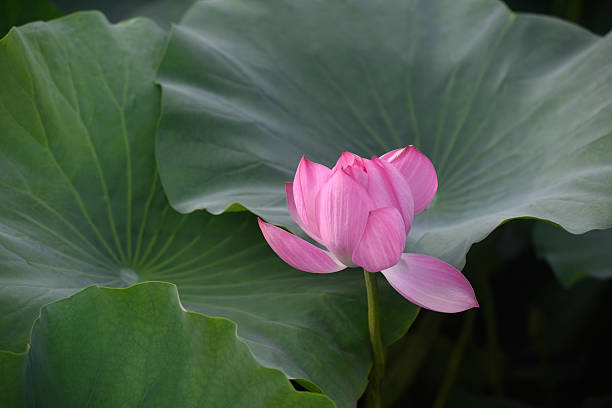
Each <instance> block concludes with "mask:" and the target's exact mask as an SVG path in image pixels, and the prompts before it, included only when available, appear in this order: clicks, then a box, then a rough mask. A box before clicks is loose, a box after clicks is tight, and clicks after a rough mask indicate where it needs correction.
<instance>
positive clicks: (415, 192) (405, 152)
mask: <svg viewBox="0 0 612 408" xmlns="http://www.w3.org/2000/svg"><path fill="white" fill-rule="evenodd" d="M381 159H384V160H386V161H388V162H389V163H392V164H393V165H394V166H395V167H396V168H397V169H398V170H399V171H400V172H401V173H402V175H403V176H404V178H405V179H406V180H407V181H408V184H409V185H410V189H411V190H412V196H413V198H414V213H415V214H418V213H420V212H421V211H423V210H424V209H425V208H426V207H427V206H428V205H429V203H431V200H433V198H434V196H435V195H436V191H437V190H438V176H437V175H436V169H435V168H434V166H433V164H431V161H429V159H428V158H427V156H425V155H424V154H423V153H421V152H420V151H419V150H418V149H417V148H416V147H414V146H407V147H404V148H402V149H397V150H392V151H390V152H388V153H385V154H384V155H383V156H382V157H381Z"/></svg>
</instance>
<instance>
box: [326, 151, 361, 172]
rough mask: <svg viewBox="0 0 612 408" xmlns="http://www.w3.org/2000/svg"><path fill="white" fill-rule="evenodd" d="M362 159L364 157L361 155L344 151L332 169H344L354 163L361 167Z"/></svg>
mask: <svg viewBox="0 0 612 408" xmlns="http://www.w3.org/2000/svg"><path fill="white" fill-rule="evenodd" d="M363 160H364V159H363V158H362V157H359V156H357V155H356V154H354V153H351V152H344V153H342V154H341V155H340V158H339V159H338V161H337V162H336V165H335V166H334V168H333V169H332V170H337V169H344V168H347V167H350V166H353V165H355V164H356V165H357V166H359V167H363Z"/></svg>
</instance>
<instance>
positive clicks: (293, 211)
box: [285, 183, 321, 243]
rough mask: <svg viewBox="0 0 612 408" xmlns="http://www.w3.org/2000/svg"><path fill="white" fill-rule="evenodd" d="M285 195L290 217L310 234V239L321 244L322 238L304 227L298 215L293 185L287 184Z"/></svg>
mask: <svg viewBox="0 0 612 408" xmlns="http://www.w3.org/2000/svg"><path fill="white" fill-rule="evenodd" d="M285 193H286V194H287V208H288V209H289V215H291V218H293V221H295V222H296V223H297V225H299V226H300V228H301V229H302V230H303V231H304V232H305V233H306V234H308V236H309V237H311V238H312V239H314V240H315V241H317V242H319V243H320V242H321V237H319V236H318V235H316V234H314V233H313V232H312V231H310V229H309V228H308V227H307V226H306V225H304V223H303V222H302V219H301V218H300V215H299V214H298V213H297V209H296V208H295V200H294V199H293V183H285Z"/></svg>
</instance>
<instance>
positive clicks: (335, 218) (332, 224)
mask: <svg viewBox="0 0 612 408" xmlns="http://www.w3.org/2000/svg"><path fill="white" fill-rule="evenodd" d="M373 209H374V208H373V203H372V199H371V198H370V196H369V195H368V193H367V191H366V190H365V189H364V188H363V187H362V186H361V184H359V183H358V182H357V181H355V179H353V178H352V177H351V176H349V175H348V174H347V173H346V172H345V170H337V171H335V172H334V174H333V175H332V176H331V178H330V179H329V181H328V182H327V183H326V184H325V185H324V186H323V188H321V191H320V192H319V196H318V197H317V220H318V223H319V232H320V235H321V239H322V240H323V243H324V244H325V246H326V247H327V248H328V249H329V250H330V251H331V253H332V254H334V256H335V257H336V258H338V259H339V260H340V262H342V263H343V264H345V265H347V266H356V265H355V264H353V262H352V258H353V251H354V250H355V247H356V246H357V244H358V243H359V240H360V239H361V236H362V235H363V231H364V230H365V226H366V222H367V219H368V214H369V213H370V210H373Z"/></svg>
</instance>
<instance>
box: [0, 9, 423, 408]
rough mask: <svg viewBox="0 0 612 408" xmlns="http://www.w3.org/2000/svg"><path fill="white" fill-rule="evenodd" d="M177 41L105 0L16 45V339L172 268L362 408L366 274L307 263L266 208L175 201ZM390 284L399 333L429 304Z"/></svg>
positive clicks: (186, 297)
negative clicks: (261, 215) (63, 303)
mask: <svg viewBox="0 0 612 408" xmlns="http://www.w3.org/2000/svg"><path fill="white" fill-rule="evenodd" d="M163 45H164V34H163V32H162V31H161V30H160V29H159V28H157V27H156V26H155V24H153V23H152V22H150V21H148V20H144V19H137V20H131V21H126V22H124V23H121V24H118V25H111V24H109V23H108V22H107V21H106V20H105V19H104V18H103V17H102V15H100V14H99V13H90V12H87V13H77V14H75V15H71V16H69V17H66V18H62V19H60V20H56V21H54V22H51V23H36V24H32V25H27V26H24V27H22V28H19V29H17V30H15V31H13V32H12V33H11V34H10V35H9V36H7V37H6V38H5V39H3V40H2V41H1V42H0V75H1V76H2V77H3V78H11V79H12V80H11V81H7V83H6V84H5V88H3V89H2V92H0V134H2V135H3V143H2V144H1V145H0V186H1V187H2V193H1V194H0V231H1V234H0V294H1V295H0V348H3V349H8V350H12V351H23V349H24V347H25V343H26V342H27V341H28V334H29V331H30V328H31V325H32V322H33V321H34V319H35V317H36V316H37V315H38V312H39V308H40V307H41V306H42V305H44V304H46V303H49V302H52V301H54V300H57V299H60V298H63V297H66V296H70V295H72V294H73V293H75V292H76V291H78V290H80V289H82V288H84V287H86V286H89V285H91V284H99V285H105V286H111V287H124V286H129V285H132V284H134V283H136V282H142V281H147V280H156V281H167V282H172V283H175V284H177V286H178V288H179V291H180V293H181V298H182V300H183V304H184V305H185V307H186V308H187V309H189V310H191V311H197V312H201V313H204V314H206V315H211V316H223V317H226V318H229V319H231V320H232V321H234V322H236V323H237V325H238V334H239V336H240V337H241V339H243V340H244V341H245V342H247V343H248V345H249V347H250V348H251V350H252V352H253V354H254V355H255V357H256V358H257V359H258V360H259V361H260V362H262V363H263V364H265V365H267V366H269V367H275V368H279V369H281V370H282V371H283V372H284V373H285V374H286V375H287V376H289V377H293V378H304V379H306V380H309V381H311V382H313V383H314V384H316V385H317V386H318V387H320V388H321V389H322V390H323V391H324V392H325V393H327V394H329V395H330V396H331V397H332V398H333V399H334V401H337V402H338V404H340V405H342V406H350V405H354V404H355V402H356V401H357V399H358V398H359V396H360V395H361V393H362V392H363V389H364V388H365V385H366V383H367V376H368V371H369V366H370V364H371V356H370V347H369V343H368V331H367V313H366V299H365V289H364V284H363V280H362V275H361V273H360V271H346V272H343V273H338V274H333V275H331V276H315V275H311V274H307V273H304V272H300V271H296V270H293V269H291V268H290V267H288V266H287V265H286V264H285V263H284V262H283V261H282V260H280V259H279V258H278V257H277V256H276V255H275V254H274V253H273V252H272V251H271V250H270V249H269V248H268V246H267V244H266V243H265V241H264V239H263V237H262V236H261V232H260V231H259V229H258V227H257V225H256V220H255V217H253V216H252V215H251V214H248V213H245V212H238V213H232V214H226V215H222V216H212V215H210V214H208V213H205V212H203V211H200V212H197V213H194V214H191V215H181V214H179V213H177V212H176V211H174V210H173V209H171V208H170V206H169V204H168V202H167V200H166V198H165V195H164V192H163V190H162V187H161V183H160V181H159V177H158V175H157V169H156V163H155V157H154V151H153V150H154V137H155V126H156V122H157V118H158V115H159V106H160V96H159V89H158V88H157V87H156V86H155V85H154V82H153V80H154V75H155V68H156V66H157V64H158V61H159V59H160V57H161V52H162V49H163ZM236 209H238V210H239V209H240V208H239V207H238V206H236ZM382 290H383V291H384V292H383V294H382V296H381V297H382V298H383V305H382V307H383V311H384V321H383V329H384V334H385V339H386V342H387V344H388V343H390V342H392V341H393V340H395V339H397V338H398V337H399V336H401V335H402V334H403V333H404V332H405V331H406V330H407V329H408V327H409V326H410V324H411V323H412V322H413V321H414V319H415V317H416V313H417V311H418V308H417V307H416V306H414V305H412V304H411V303H410V302H407V301H406V300H404V299H403V298H402V297H401V296H400V295H398V294H397V293H395V291H394V290H393V289H391V288H390V287H389V286H388V285H385V286H384V287H383V288H382Z"/></svg>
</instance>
